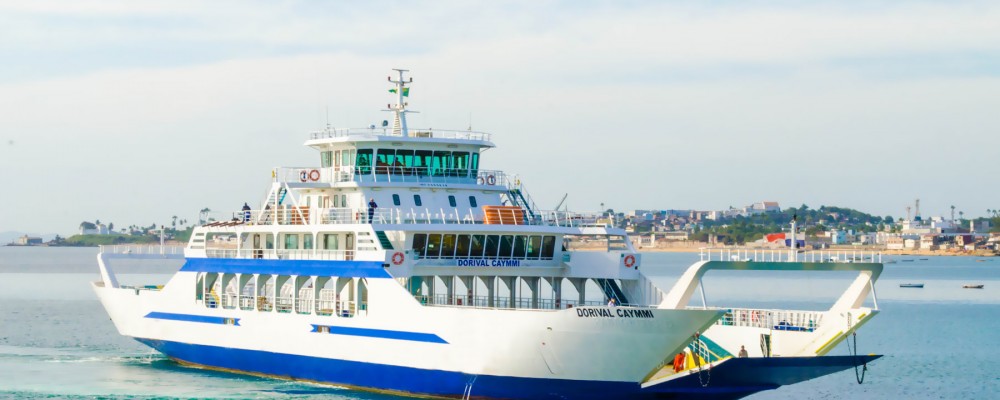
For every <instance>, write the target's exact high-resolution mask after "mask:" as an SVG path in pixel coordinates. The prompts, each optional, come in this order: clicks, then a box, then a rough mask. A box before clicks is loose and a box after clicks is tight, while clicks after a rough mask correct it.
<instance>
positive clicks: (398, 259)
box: [392, 251, 406, 265]
mask: <svg viewBox="0 0 1000 400" xmlns="http://www.w3.org/2000/svg"><path fill="white" fill-rule="evenodd" d="M403 260H406V256H404V255H403V253H400V252H398V251H397V252H395V253H393V254H392V264H393V265H399V264H402V263H403Z"/></svg>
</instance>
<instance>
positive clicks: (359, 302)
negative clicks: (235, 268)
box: [195, 273, 368, 318]
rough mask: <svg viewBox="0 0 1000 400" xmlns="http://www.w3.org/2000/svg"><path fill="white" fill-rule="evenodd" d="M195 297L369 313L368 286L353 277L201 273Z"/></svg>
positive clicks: (228, 305) (231, 305) (251, 307)
mask: <svg viewBox="0 0 1000 400" xmlns="http://www.w3.org/2000/svg"><path fill="white" fill-rule="evenodd" d="M276 289H277V290H276ZM195 300H196V301H198V302H201V303H202V304H204V306H205V307H206V308H223V309H240V310H244V311H261V312H279V313H295V314H308V315H321V316H338V317H346V318H350V317H354V316H356V315H359V314H363V313H366V312H367V310H368V306H367V305H368V288H367V284H366V282H365V280H364V279H359V278H349V277H340V278H338V277H329V276H290V275H256V274H233V273H225V274H223V273H201V274H199V275H198V279H197V283H196V287H195Z"/></svg>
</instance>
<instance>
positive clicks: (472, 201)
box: [469, 196, 479, 208]
mask: <svg viewBox="0 0 1000 400" xmlns="http://www.w3.org/2000/svg"><path fill="white" fill-rule="evenodd" d="M469 207H472V208H476V207H479V205H478V204H476V196H469Z"/></svg>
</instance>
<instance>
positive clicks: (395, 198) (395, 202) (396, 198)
mask: <svg viewBox="0 0 1000 400" xmlns="http://www.w3.org/2000/svg"><path fill="white" fill-rule="evenodd" d="M400 204H402V203H401V202H400V201H399V195H398V194H393V195H392V205H394V206H399V205H400Z"/></svg>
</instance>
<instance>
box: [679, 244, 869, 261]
mask: <svg viewBox="0 0 1000 400" xmlns="http://www.w3.org/2000/svg"><path fill="white" fill-rule="evenodd" d="M699 257H700V258H701V261H737V262H750V261H756V262H800V263H804V262H808V263H881V262H882V253H881V252H878V251H863V250H805V249H798V250H794V251H793V250H791V249H756V248H746V247H735V248H728V247H721V248H701V249H699Z"/></svg>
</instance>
